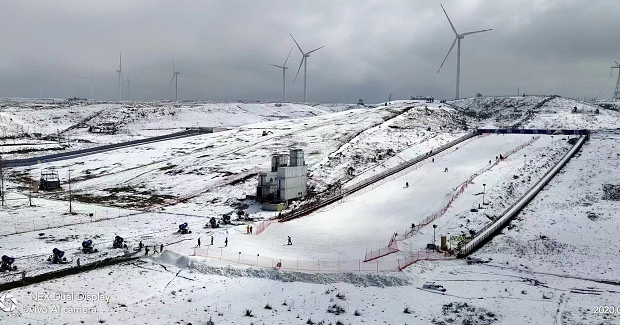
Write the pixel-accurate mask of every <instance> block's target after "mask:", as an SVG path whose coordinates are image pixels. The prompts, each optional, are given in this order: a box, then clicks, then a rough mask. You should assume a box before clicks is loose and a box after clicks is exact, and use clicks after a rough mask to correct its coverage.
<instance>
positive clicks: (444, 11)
mask: <svg viewBox="0 0 620 325" xmlns="http://www.w3.org/2000/svg"><path fill="white" fill-rule="evenodd" d="M440 6H441V9H443V13H444V14H446V18H448V22H449V23H450V27H452V30H453V31H454V34H456V35H458V34H459V33H457V32H456V28H454V25H453V24H452V20H450V17H448V13H447V12H446V9H445V8H444V7H443V5H440Z"/></svg>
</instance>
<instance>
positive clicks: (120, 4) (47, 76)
mask: <svg viewBox="0 0 620 325" xmlns="http://www.w3.org/2000/svg"><path fill="white" fill-rule="evenodd" d="M440 3H441V4H443V5H444V7H445V8H446V11H447V12H448V14H449V15H450V18H451V19H452V22H453V23H454V24H455V27H456V28H457V31H458V32H467V31H473V30H479V29H487V28H493V31H490V32H487V33H481V34H475V35H470V36H466V38H465V39H464V40H463V42H462V56H461V97H467V96H473V95H475V94H476V93H477V92H480V93H482V94H484V95H512V94H516V93H517V89H518V88H520V90H521V92H526V93H531V94H560V95H565V96H571V97H584V96H589V97H595V96H597V94H598V93H599V92H600V91H601V90H602V91H603V92H602V93H601V95H600V96H599V97H611V95H612V93H613V88H614V86H615V77H616V76H617V70H615V71H614V78H613V79H612V80H609V79H610V70H611V69H610V67H611V66H612V65H613V64H614V60H618V61H620V42H619V41H618V39H619V37H620V36H619V34H618V31H619V30H620V28H619V27H620V20H618V17H617V16H618V13H620V1H618V0H589V1H583V0H561V1H560V0H557V1H556V0H502V1H497V0H487V1H482V0H443V1H435V0H406V1H405V0H391V1H385V0H363V1H362V0H360V1H353V0H350V1H336V0H312V1H295V0H269V1H250V0H220V1H207V0H200V1H158V0H141V1H138V0H132V1H128V0H122V1H115V0H105V1H84V0H75V1H63V0H55V1H49V0H41V1H38V0H28V1H10V0H3V1H2V6H1V10H0V28H1V30H2V35H1V36H0V40H1V44H2V46H1V48H0V96H13V95H14V94H15V95H16V96H18V97H35V98H36V97H39V94H40V93H42V96H43V97H57V98H66V97H72V96H78V97H83V98H84V97H90V94H91V82H90V79H89V76H90V75H91V71H92V76H93V78H94V88H95V98H97V99H105V100H114V99H118V78H117V74H116V71H115V70H117V69H118V59H119V58H118V57H119V52H122V55H123V75H124V77H125V78H129V79H130V80H131V83H130V87H131V89H130V92H131V99H174V84H173V86H172V87H170V86H169V82H170V79H171V78H172V61H171V55H172V56H174V60H175V63H176V67H177V70H178V71H180V72H181V75H180V76H179V98H180V99H206V100H236V99H242V100H261V101H276V100H280V99H281V97H282V73H281V70H279V69H278V68H275V67H272V66H270V65H269V64H270V63H273V64H278V65H280V64H282V63H284V60H285V59H286V56H287V54H288V53H289V50H290V49H291V47H293V46H295V44H294V43H293V40H292V39H291V37H290V36H289V33H292V34H293V36H295V38H296V39H297V41H298V42H299V44H300V45H301V47H302V49H304V51H309V50H312V49H314V48H317V47H320V46H325V48H323V49H321V50H319V51H317V52H315V53H312V54H311V57H310V58H309V60H308V100H309V101H312V102H356V101H357V99H358V98H363V99H364V101H365V102H367V103H373V102H381V101H385V100H387V97H388V95H389V94H390V93H392V94H393V98H401V99H404V98H407V99H408V98H409V96H411V95H432V96H435V98H448V99H451V98H454V95H455V83H456V48H455V49H454V50H453V53H451V54H450V57H448V60H447V61H446V64H445V65H444V67H443V68H442V70H441V71H440V72H439V73H437V69H438V68H439V66H440V64H441V61H442V60H443V58H444V56H445V55H446V53H447V51H448V49H449V47H450V45H451V43H452V41H453V39H454V33H453V32H452V30H451V28H450V25H449V23H448V21H447V19H446V17H445V16H444V14H443V11H442V10H441V7H440ZM300 61H301V54H300V53H299V50H298V49H297V48H296V47H295V48H294V49H293V52H292V54H291V57H290V59H289V62H288V63H287V65H288V66H289V70H288V71H287V85H286V86H287V99H288V100H290V101H302V100H303V67H302V70H301V72H300V73H299V77H298V79H297V81H296V82H295V83H294V84H293V79H294V78H295V74H296V72H297V68H298V67H299V63H300ZM606 81H608V83H607V86H606V87H604V85H605V82H606ZM126 95H127V88H126V85H125V86H124V88H123V99H126V98H127V97H126Z"/></svg>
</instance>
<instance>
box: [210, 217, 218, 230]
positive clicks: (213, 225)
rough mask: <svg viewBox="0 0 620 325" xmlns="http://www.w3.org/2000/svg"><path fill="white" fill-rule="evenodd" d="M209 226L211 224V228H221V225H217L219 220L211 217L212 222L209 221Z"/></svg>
mask: <svg viewBox="0 0 620 325" xmlns="http://www.w3.org/2000/svg"><path fill="white" fill-rule="evenodd" d="M209 224H211V228H217V227H219V225H218V224H217V219H215V217H211V220H209Z"/></svg>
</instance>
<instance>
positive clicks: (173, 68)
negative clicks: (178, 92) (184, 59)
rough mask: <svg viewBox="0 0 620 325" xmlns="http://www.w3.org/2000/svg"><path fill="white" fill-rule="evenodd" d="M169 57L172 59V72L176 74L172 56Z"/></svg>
mask: <svg viewBox="0 0 620 325" xmlns="http://www.w3.org/2000/svg"><path fill="white" fill-rule="evenodd" d="M170 57H171V58H172V70H174V72H175V73H176V72H177V68H176V67H175V66H174V58H173V57H172V55H170Z"/></svg>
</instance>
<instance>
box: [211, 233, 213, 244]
mask: <svg viewBox="0 0 620 325" xmlns="http://www.w3.org/2000/svg"><path fill="white" fill-rule="evenodd" d="M211 246H213V235H211Z"/></svg>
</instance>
